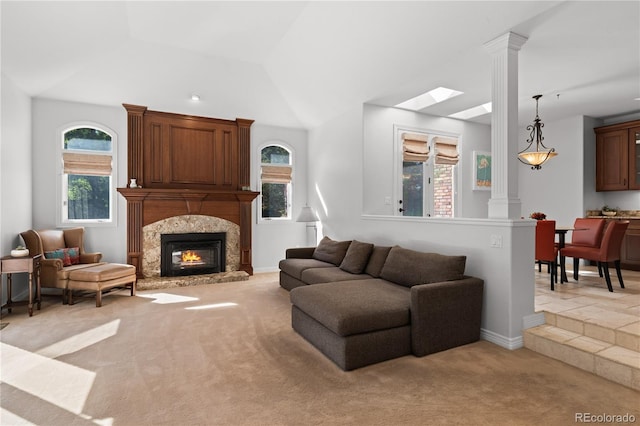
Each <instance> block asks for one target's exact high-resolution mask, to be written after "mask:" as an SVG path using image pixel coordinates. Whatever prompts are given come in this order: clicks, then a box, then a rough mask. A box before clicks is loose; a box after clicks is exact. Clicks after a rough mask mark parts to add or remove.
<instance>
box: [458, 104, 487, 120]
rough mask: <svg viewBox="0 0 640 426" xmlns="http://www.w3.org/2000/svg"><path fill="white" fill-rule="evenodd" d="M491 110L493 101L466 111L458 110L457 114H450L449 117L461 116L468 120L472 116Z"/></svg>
mask: <svg viewBox="0 0 640 426" xmlns="http://www.w3.org/2000/svg"><path fill="white" fill-rule="evenodd" d="M490 112H491V102H487V103H486V104H482V105H478V106H475V107H473V108H469V109H465V110H464V111H460V112H456V113H455V114H450V115H449V117H451V118H459V119H461V120H468V119H470V118H473V117H479V116H481V115H484V114H488V113H490Z"/></svg>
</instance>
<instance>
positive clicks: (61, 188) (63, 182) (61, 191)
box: [56, 121, 118, 227]
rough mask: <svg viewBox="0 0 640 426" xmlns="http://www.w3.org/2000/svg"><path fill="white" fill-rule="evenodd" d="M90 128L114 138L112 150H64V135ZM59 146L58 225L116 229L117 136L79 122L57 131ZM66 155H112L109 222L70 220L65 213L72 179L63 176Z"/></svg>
mask: <svg viewBox="0 0 640 426" xmlns="http://www.w3.org/2000/svg"><path fill="white" fill-rule="evenodd" d="M82 128H89V129H95V130H98V131H100V132H103V133H106V134H108V135H109V136H111V151H108V154H107V151H104V154H103V153H100V152H99V151H91V150H65V149H64V137H65V134H66V133H68V132H70V131H72V130H76V129H82ZM56 139H57V140H58V143H57V145H56V146H57V147H56V154H57V158H58V161H57V169H56V173H57V177H58V178H57V179H56V181H57V184H56V203H57V206H58V207H57V208H56V225H57V226H58V227H72V226H84V227H117V226H118V220H117V218H118V214H117V212H118V201H117V199H118V197H116V193H117V176H118V161H117V159H118V133H117V132H116V131H115V130H113V129H112V128H110V127H108V126H106V125H104V124H101V123H96V122H92V121H79V122H73V123H68V124H66V125H65V126H62V127H60V128H59V129H58V132H57V138H56ZM65 152H73V153H79V154H83V153H86V154H89V153H91V154H97V155H110V156H111V175H110V176H109V219H69V218H68V217H67V214H68V211H66V209H67V208H68V207H67V203H68V184H69V178H68V175H67V174H66V173H64V160H63V154H64V153H65Z"/></svg>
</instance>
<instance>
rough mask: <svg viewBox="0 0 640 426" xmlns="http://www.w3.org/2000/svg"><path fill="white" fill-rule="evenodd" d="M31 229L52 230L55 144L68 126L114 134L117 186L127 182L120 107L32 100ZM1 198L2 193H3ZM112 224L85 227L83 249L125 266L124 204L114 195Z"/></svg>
mask: <svg viewBox="0 0 640 426" xmlns="http://www.w3.org/2000/svg"><path fill="white" fill-rule="evenodd" d="M32 105H33V110H32V113H33V141H32V143H33V152H34V155H33V182H34V187H33V188H34V189H33V228H34V229H45V228H56V214H57V209H58V208H59V204H58V202H57V199H56V190H57V187H58V185H60V182H61V181H60V179H61V178H60V175H59V171H58V169H57V164H58V163H57V162H58V161H60V158H59V153H58V151H57V145H58V144H60V143H61V136H60V135H61V133H60V132H61V131H62V130H63V128H64V127H66V126H68V125H69V124H72V123H78V122H92V123H97V124H102V125H104V126H107V127H109V128H110V129H112V130H113V131H115V133H116V135H117V144H118V146H117V154H118V158H117V175H116V182H117V183H116V184H117V187H119V188H120V187H124V186H126V183H127V182H126V180H127V112H126V110H125V109H124V108H123V107H120V108H117V107H106V106H100V105H91V104H82V103H75V102H65V101H58V100H50V99H34V100H33V103H32ZM3 197H4V194H3ZM114 202H115V203H116V223H115V224H113V225H110V226H91V225H87V226H85V250H86V251H90V252H91V251H99V252H102V260H103V261H105V262H117V263H126V260H127V242H126V236H127V220H126V219H127V216H126V214H127V213H126V212H127V203H126V200H125V199H124V198H123V197H122V196H121V195H120V194H119V193H116V194H115V197H114Z"/></svg>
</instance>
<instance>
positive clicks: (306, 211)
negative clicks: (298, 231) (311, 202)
mask: <svg viewBox="0 0 640 426" xmlns="http://www.w3.org/2000/svg"><path fill="white" fill-rule="evenodd" d="M319 220H320V219H318V216H317V215H316V214H315V213H314V212H313V210H311V207H309V206H304V207H303V208H302V211H300V215H298V218H297V219H296V222H317V221H319Z"/></svg>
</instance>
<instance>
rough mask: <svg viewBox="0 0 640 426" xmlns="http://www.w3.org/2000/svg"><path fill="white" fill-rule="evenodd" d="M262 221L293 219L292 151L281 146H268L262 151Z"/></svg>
mask: <svg viewBox="0 0 640 426" xmlns="http://www.w3.org/2000/svg"><path fill="white" fill-rule="evenodd" d="M260 158H261V159H260V184H261V188H262V191H261V193H262V194H261V196H262V209H261V215H260V217H261V218H262V219H267V220H272V219H291V203H292V200H291V193H292V191H291V176H292V171H293V168H292V155H291V151H289V150H288V149H287V148H285V147H283V146H281V145H268V146H265V147H264V148H262V150H261V151H260Z"/></svg>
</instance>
